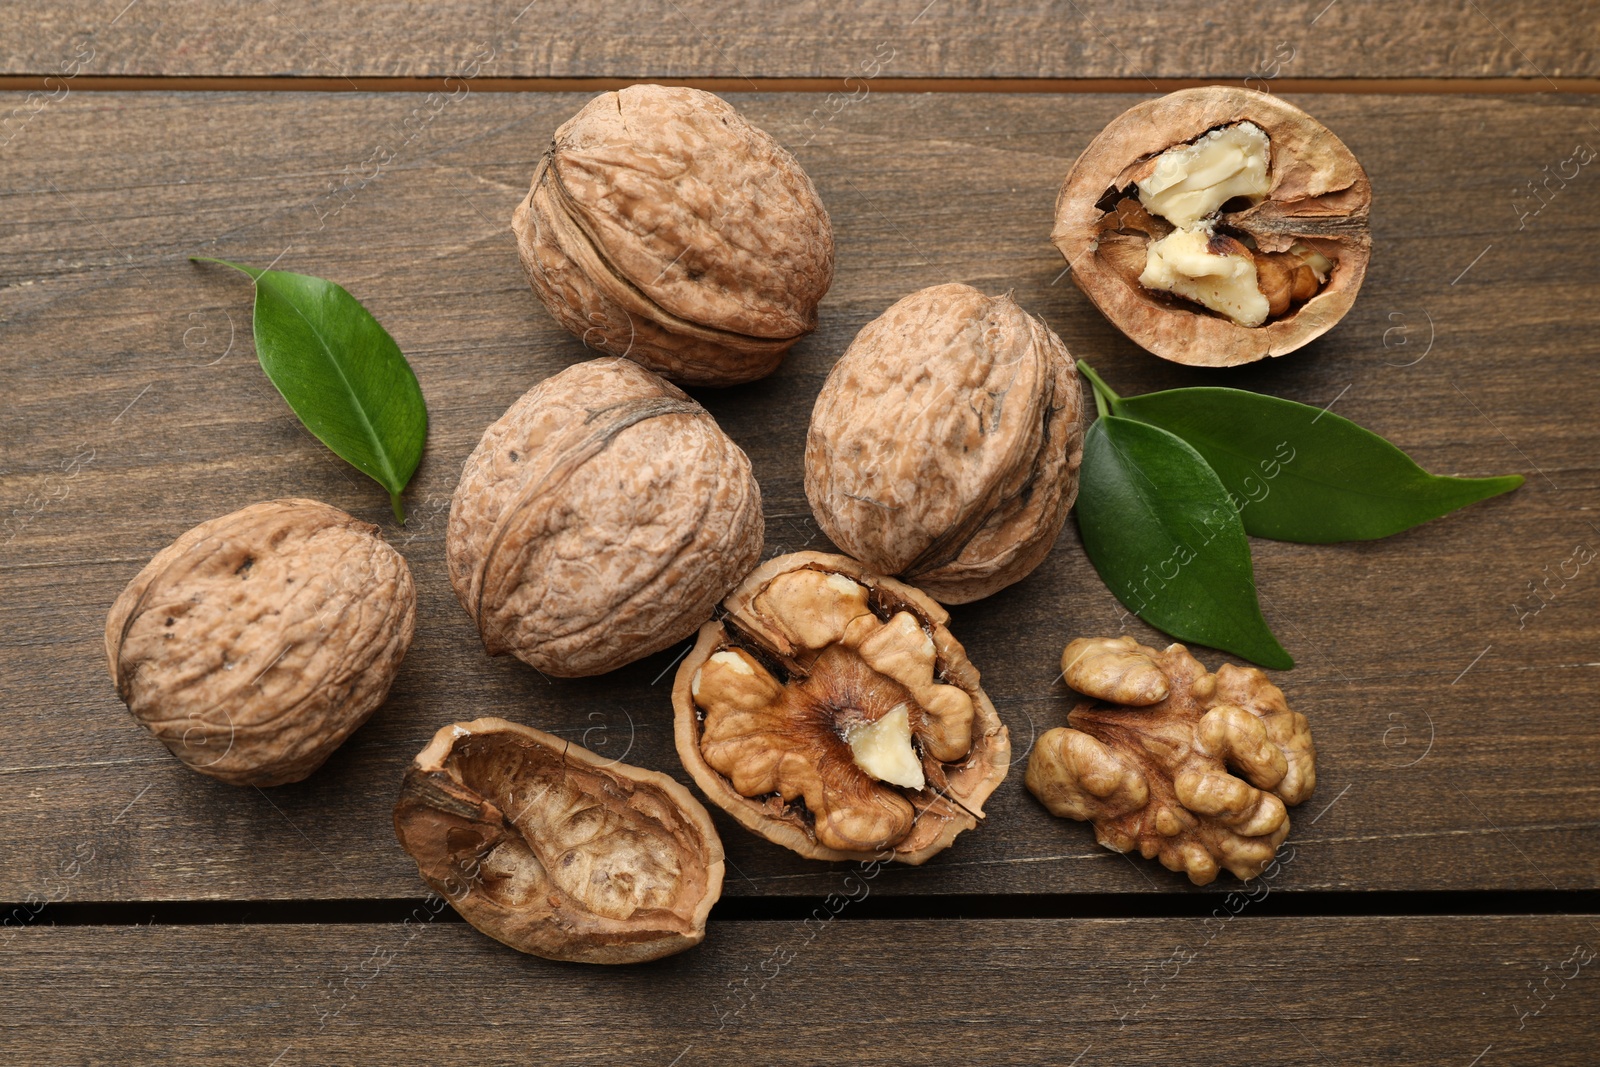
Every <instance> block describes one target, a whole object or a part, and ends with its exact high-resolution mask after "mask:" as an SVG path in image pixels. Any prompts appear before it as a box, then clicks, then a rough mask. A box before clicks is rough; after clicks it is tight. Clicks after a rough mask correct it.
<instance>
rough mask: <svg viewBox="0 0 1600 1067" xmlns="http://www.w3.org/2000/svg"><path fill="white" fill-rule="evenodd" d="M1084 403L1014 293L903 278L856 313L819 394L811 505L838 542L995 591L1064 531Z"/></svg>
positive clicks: (810, 459) (953, 586) (1051, 341)
mask: <svg viewBox="0 0 1600 1067" xmlns="http://www.w3.org/2000/svg"><path fill="white" fill-rule="evenodd" d="M1082 406H1083V401H1082V394H1081V391H1080V390H1079V387H1078V372H1077V369H1076V368H1075V367H1074V365H1073V362H1072V357H1071V356H1070V355H1069V354H1068V352H1067V347H1066V345H1064V344H1062V342H1061V339H1060V338H1059V337H1057V336H1056V335H1055V334H1054V333H1053V332H1052V331H1051V330H1050V328H1049V327H1047V326H1045V325H1044V323H1042V322H1040V321H1039V320H1038V319H1036V318H1034V317H1033V316H1031V315H1029V314H1028V313H1027V312H1025V311H1023V310H1022V309H1021V308H1020V307H1018V306H1017V305H1016V303H1015V302H1014V301H1013V300H1012V299H1011V297H1010V296H1009V295H1007V296H994V297H991V296H985V295H984V294H983V293H981V292H979V291H978V290H977V289H974V288H972V287H971V286H970V285H959V284H952V285H935V286H933V287H931V288H928V289H923V290H921V291H920V292H916V293H912V294H911V295H910V296H908V297H906V298H904V299H903V300H901V301H899V302H898V303H896V304H895V305H894V306H892V307H891V308H889V310H887V311H885V312H884V313H883V314H882V315H880V316H879V317H878V318H876V319H874V320H873V321H871V322H869V323H867V325H866V326H864V327H862V329H861V332H860V333H858V334H857V335H856V338H855V340H854V341H853V342H851V344H850V347H849V348H848V349H847V350H846V351H845V354H844V355H843V356H842V357H840V359H839V362H838V363H836V364H835V365H834V367H833V370H832V372H831V373H829V375H828V380H827V381H826V382H825V383H824V384H823V386H822V392H821V394H820V395H818V397H817V403H816V406H815V408H813V410H812V413H811V429H810V431H809V432H808V433H807V435H806V480H805V485H806V497H807V499H808V500H810V502H811V511H812V514H813V515H815V516H816V519H817V523H818V525H820V526H821V527H822V530H823V532H824V533H826V534H827V535H828V537H829V538H830V539H831V540H832V541H833V543H834V544H836V545H838V546H839V547H840V548H842V549H843V550H844V551H845V552H847V553H849V554H850V555H852V556H855V557H856V558H857V559H860V560H861V561H863V562H864V563H866V564H867V565H868V566H869V567H872V568H873V569H875V570H877V571H880V572H882V573H884V574H894V575H899V576H900V577H902V578H904V579H905V580H906V581H908V582H913V583H915V584H916V585H917V587H918V588H920V589H922V590H923V591H925V592H927V593H930V594H932V595H933V596H935V597H937V598H938V599H939V600H941V601H943V602H945V603H947V604H965V603H967V602H969V601H973V600H977V599H979V598H981V597H985V596H988V595H989V594H991V593H993V592H995V591H997V590H999V589H1002V588H1004V587H1005V586H1007V585H1010V584H1011V583H1013V582H1015V581H1018V580H1020V579H1021V578H1023V577H1025V576H1026V575H1027V574H1029V573H1030V572H1031V571H1032V570H1033V569H1034V568H1035V567H1037V566H1038V565H1039V564H1040V563H1041V562H1043V561H1044V558H1045V556H1046V555H1047V554H1048V553H1049V552H1050V549H1051V547H1052V546H1053V545H1054V544H1055V541H1056V537H1057V536H1058V535H1059V534H1060V533H1061V527H1062V525H1063V524H1064V523H1065V522H1066V520H1067V512H1068V510H1069V509H1070V508H1071V507H1072V501H1073V499H1074V498H1075V497H1076V496H1077V495H1078V467H1079V465H1080V463H1081V462H1082V460H1083V424H1082V413H1081V409H1082Z"/></svg>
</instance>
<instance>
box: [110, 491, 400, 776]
mask: <svg viewBox="0 0 1600 1067" xmlns="http://www.w3.org/2000/svg"><path fill="white" fill-rule="evenodd" d="M416 601H417V594H416V589H415V588H414V587H413V585H412V583H411V571H410V569H409V568H408V567H407V566H406V561H405V559H404V558H403V557H402V556H401V555H400V553H398V552H396V551H395V550H394V549H393V548H391V547H390V546H389V545H388V543H386V542H385V541H384V540H383V539H382V538H381V537H379V536H378V528H377V527H376V526H372V525H369V524H368V523H364V522H361V521H359V520H357V519H354V518H352V517H351V516H349V515H346V514H345V513H344V512H342V511H340V510H339V509H338V508H333V507H329V506H328V505H327V504H320V503H318V502H317V501H315V500H296V499H289V500H270V501H267V502H266V503H262V504H253V505H251V506H250V507H247V508H244V509H243V510H241V511H235V512H233V513H232V514H230V515H224V516H222V517H221V518H217V519H212V520H210V521H209V522H203V523H201V524H200V525H199V526H196V527H195V528H194V529H192V530H190V531H189V532H188V533H186V534H184V535H183V536H182V537H180V538H178V539H177V540H176V541H174V542H173V543H172V544H171V545H169V546H168V547H166V548H164V549H162V550H161V551H160V552H158V553H157V554H156V556H155V558H154V559H152V560H151V561H150V562H149V563H148V564H146V565H145V568H144V570H142V571H140V572H139V574H138V575H137V576H136V577H135V578H134V579H133V581H131V582H129V583H128V587H127V588H126V589H124V590H123V591H122V595H121V596H119V597H118V598H117V601H116V603H115V604H114V605H112V608H111V614H110V615H109V616H108V617H107V619H106V656H107V658H108V660H109V661H110V667H111V678H112V681H114V682H115V683H116V686H117V693H118V695H119V696H121V697H122V699H123V702H124V703H126V704H127V705H128V710H129V711H131V712H132V713H133V717H134V718H135V719H137V720H139V722H140V723H141V724H142V725H144V726H145V727H146V728H147V729H149V731H150V732H151V733H153V734H155V735H156V738H157V739H158V740H160V741H161V743H162V744H164V745H166V746H167V748H169V749H171V750H172V753H173V755H175V756H177V757H178V758H179V759H181V760H182V761H183V762H185V763H187V764H188V765H189V766H190V767H192V768H194V769H195V770H197V771H199V772H201V773H202V774H209V775H210V776H211V777H213V778H218V779H221V780H222V781H224V782H227V783H229V784H230V785H256V786H268V785H282V784H284V783H285V782H298V781H300V780H301V779H302V778H304V777H306V776H307V775H308V774H310V773H311V772H312V771H314V770H316V769H317V768H318V767H320V766H322V763H323V761H324V760H326V759H327V758H328V756H329V754H330V753H332V752H333V750H334V749H336V748H338V747H339V745H340V744H342V743H343V742H344V739H345V738H347V737H349V736H350V735H351V734H352V733H354V732H355V730H356V728H357V727H359V726H360V725H361V724H362V723H364V722H366V721H367V717H368V716H370V715H371V714H372V712H373V710H374V709H375V708H377V707H378V705H379V704H382V703H383V701H384V698H385V697H386V696H388V694H389V686H390V684H391V683H392V682H393V681H394V677H395V674H396V672H398V671H399V669H400V661H401V660H402V659H403V658H404V657H405V654H406V649H407V648H409V647H410V645H411V633H412V628H413V626H414V624H415V621H416Z"/></svg>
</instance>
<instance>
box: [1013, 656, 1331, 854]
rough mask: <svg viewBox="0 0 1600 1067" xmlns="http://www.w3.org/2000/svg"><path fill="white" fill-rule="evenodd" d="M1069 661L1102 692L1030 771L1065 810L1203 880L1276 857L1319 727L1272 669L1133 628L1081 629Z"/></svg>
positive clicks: (1098, 832)
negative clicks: (1151, 638)
mask: <svg viewBox="0 0 1600 1067" xmlns="http://www.w3.org/2000/svg"><path fill="white" fill-rule="evenodd" d="M1061 669H1062V672H1063V674H1064V676H1065V678H1066V682H1067V684H1068V685H1070V686H1071V687H1072V688H1073V689H1076V690H1077V691H1078V692H1080V693H1082V694H1084V695H1085V696H1088V697H1090V698H1092V699H1091V700H1089V701H1087V702H1085V703H1082V704H1079V705H1078V706H1077V707H1075V708H1073V709H1072V711H1071V712H1070V713H1069V714H1068V715H1067V722H1068V724H1069V725H1070V729H1069V728H1060V727H1058V728H1056V729H1054V730H1049V731H1047V732H1046V733H1045V734H1044V735H1043V736H1041V737H1040V738H1039V741H1038V743H1037V744H1036V745H1035V746H1034V749H1033V754H1032V755H1031V756H1029V757H1028V772H1027V776H1026V777H1025V779H1024V782H1025V784H1026V785H1027V787H1028V789H1029V791H1030V792H1032V793H1033V795H1034V796H1036V797H1038V798H1039V800H1040V801H1041V802H1043V804H1044V806H1045V807H1047V808H1049V809H1050V812H1051V814H1054V815H1061V816H1065V817H1066V818H1069V819H1079V820H1085V819H1086V820H1088V821H1090V822H1092V823H1094V829H1095V837H1096V838H1097V839H1098V840H1099V842H1100V843H1101V844H1102V845H1104V846H1106V847H1107V848H1109V849H1113V850H1115V851H1117V852H1131V851H1133V850H1134V849H1137V850H1138V851H1139V852H1140V853H1141V854H1142V855H1143V856H1144V857H1145V858H1146V859H1151V858H1159V859H1160V860H1161V864H1162V866H1164V867H1166V868H1167V869H1168V870H1171V871H1186V872H1188V875H1189V880H1190V881H1191V882H1193V883H1194V884H1195V885H1206V884H1207V883H1209V882H1211V881H1212V880H1213V879H1215V878H1216V876H1217V871H1218V870H1219V869H1221V868H1226V869H1227V870H1229V871H1232V872H1233V873H1234V874H1235V875H1237V876H1238V877H1240V878H1245V879H1248V878H1254V877H1255V876H1256V875H1258V874H1260V873H1261V872H1262V871H1263V870H1265V869H1266V867H1267V865H1268V864H1270V863H1271V862H1272V857H1273V855H1274V854H1275V853H1276V852H1277V849H1278V846H1279V845H1280V844H1282V843H1283V840H1284V838H1285V837H1287V836H1288V835H1289V814H1288V812H1287V810H1285V805H1294V804H1299V803H1301V802H1302V801H1304V800H1306V799H1308V798H1309V797H1310V796H1311V791H1312V789H1313V788H1315V786H1316V783H1317V769H1316V764H1317V752H1316V748H1315V746H1313V745H1312V743H1311V728H1310V727H1309V726H1308V725H1307V724H1306V718H1305V716H1304V715H1301V714H1300V713H1299V712H1296V711H1291V710H1289V705H1288V704H1287V703H1286V702H1285V701H1284V698H1283V692H1282V691H1281V690H1280V689H1279V688H1278V687H1277V686H1275V685H1273V684H1272V683H1271V682H1268V681H1267V677H1266V675H1264V674H1262V673H1261V672H1260V671H1258V670H1256V669H1255V668H1254V667H1235V666H1233V665H1232V664H1231V663H1225V664H1223V665H1222V666H1221V667H1219V668H1217V673H1215V674H1209V673H1207V671H1206V669H1205V668H1204V667H1202V666H1201V665H1200V663H1199V662H1198V661H1197V660H1196V659H1195V658H1194V657H1193V656H1191V655H1189V652H1188V650H1187V649H1186V648H1184V647H1183V646H1182V645H1169V646H1167V648H1166V650H1165V651H1163V652H1157V651H1156V650H1155V649H1153V648H1147V647H1145V646H1144V645H1141V644H1139V643H1138V642H1137V641H1135V640H1134V639H1133V638H1131V637H1117V638H1079V639H1078V640H1076V641H1073V642H1072V643H1071V644H1069V645H1068V646H1067V648H1066V651H1065V652H1063V653H1062V655H1061Z"/></svg>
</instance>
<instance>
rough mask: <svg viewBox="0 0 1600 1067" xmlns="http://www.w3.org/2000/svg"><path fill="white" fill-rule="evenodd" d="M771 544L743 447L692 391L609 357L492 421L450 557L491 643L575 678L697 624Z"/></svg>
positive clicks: (532, 393)
mask: <svg viewBox="0 0 1600 1067" xmlns="http://www.w3.org/2000/svg"><path fill="white" fill-rule="evenodd" d="M761 544H762V518H761V490H760V488H759V487H758V486H757V485H756V480H755V476H754V475H753V474H751V472H750V461H749V459H748V458H746V456H745V454H744V452H743V451H741V450H740V449H739V446H738V445H736V444H734V443H733V441H731V440H730V439H729V438H728V436H727V434H725V433H723V432H722V429H721V428H720V427H719V426H717V424H716V422H715V421H714V420H713V419H712V418H711V415H710V414H709V413H708V412H707V411H706V410H705V409H704V408H702V407H701V406H700V405H699V404H696V403H695V402H694V401H693V400H691V399H689V398H688V397H687V396H685V395H684V394H683V392H682V391H681V390H679V389H677V388H676V387H674V386H672V385H670V384H668V383H667V382H665V381H662V380H661V379H660V378H658V377H657V376H656V375H654V374H651V373H650V372H649V371H647V370H645V369H644V368H643V367H640V366H639V365H638V364H636V363H631V362H629V361H628V360H625V359H618V358H605V359H595V360H590V361H588V362H586V363H579V364H575V365H574V366H571V367H568V368H567V369H566V370H564V371H562V372H561V373H559V374H557V375H555V376H554V377H552V378H549V379H546V380H545V381H543V382H541V383H539V384H538V385H536V386H534V387H533V388H532V389H530V390H528V392H527V393H525V394H524V395H523V396H522V398H521V399H519V400H518V401H517V402H516V403H515V404H512V405H511V407H510V409H509V410H507V411H506V413H505V414H504V415H503V416H501V417H500V419H499V420H498V421H497V422H495V423H494V424H493V425H491V426H490V427H489V428H488V429H487V430H486V431H484V435H483V440H481V441H480V442H479V443H478V447H477V449H476V450H474V451H473V453H472V455H471V456H470V457H469V458H468V459H467V462H466V465H465V467H464V468H463V469H462V472H461V482H460V484H459V485H458V486H457V487H456V492H455V497H454V499H453V500H452V501H451V504H450V525H449V528H448V533H447V535H446V539H445V555H446V559H447V561H448V563H449V567H450V583H451V585H452V586H454V587H455V591H456V596H457V597H458V598H459V599H460V601H461V605H462V607H464V608H466V609H467V614H468V615H470V616H472V619H473V621H474V622H476V623H477V624H478V630H479V632H480V633H481V634H482V635H483V643H484V647H485V648H487V649H488V650H489V652H490V653H491V654H493V655H501V654H503V653H506V652H510V653H512V654H513V655H515V656H516V657H517V658H518V659H520V660H522V661H523V662H525V663H529V664H532V665H533V666H534V667H536V668H537V669H539V670H540V671H543V672H544V673H546V674H553V675H557V676H560V677H576V676H580V675H590V674H600V673H603V672H605V671H609V670H612V669H614V668H617V667H620V666H622V665H623V664H625V663H630V662H632V661H633V660H636V659H639V658H640V657H641V656H647V655H649V654H650V653H652V652H658V651H660V650H661V649H663V648H666V647H667V646H668V645H670V644H673V643H674V642H676V641H681V640H683V639H684V638H686V637H688V636H689V635H690V634H692V633H694V632H695V629H696V627H698V626H699V625H700V624H701V623H702V622H704V621H705V620H706V619H707V618H708V617H710V615H711V611H712V608H713V607H714V606H715V605H716V602H717V601H718V599H720V598H721V597H722V596H723V594H725V593H726V592H727V591H728V590H729V589H731V588H732V587H733V585H734V583H735V582H737V581H738V580H739V579H740V578H742V577H743V576H744V575H745V574H747V573H748V572H749V570H750V568H752V567H754V566H755V565H756V562H757V561H758V560H759V559H760V558H761Z"/></svg>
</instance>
